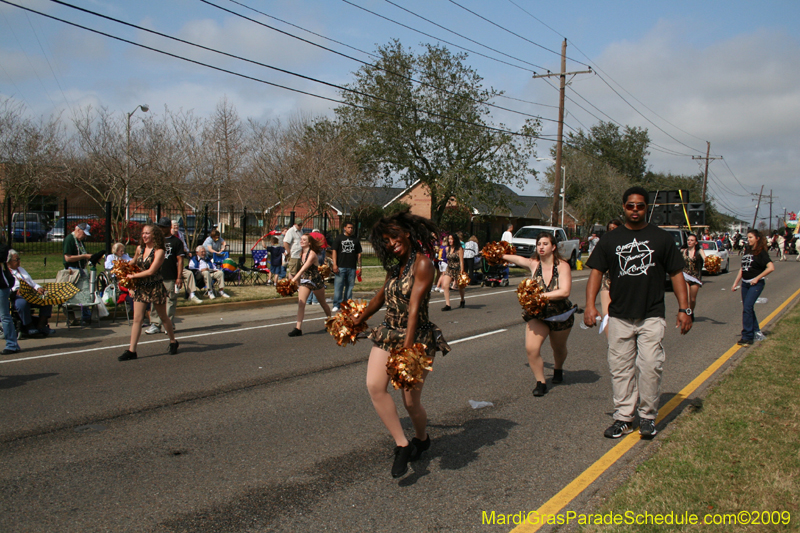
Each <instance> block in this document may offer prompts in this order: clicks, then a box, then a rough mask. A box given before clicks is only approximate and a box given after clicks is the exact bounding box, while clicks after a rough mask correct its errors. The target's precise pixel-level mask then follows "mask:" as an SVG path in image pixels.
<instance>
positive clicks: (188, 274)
mask: <svg viewBox="0 0 800 533" xmlns="http://www.w3.org/2000/svg"><path fill="white" fill-rule="evenodd" d="M191 262H192V260H191V259H190V260H189V263H187V265H188V266H185V267H184V268H183V286H184V287H186V290H187V291H189V299H190V300H191V301H192V302H193V303H196V304H200V303H203V300H201V299H200V298H198V297H197V295H196V294H195V292H196V291H197V283H196V282H195V280H194V272H193V271H192V270H190V269H189V266H191Z"/></svg>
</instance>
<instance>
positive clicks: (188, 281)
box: [182, 268, 197, 294]
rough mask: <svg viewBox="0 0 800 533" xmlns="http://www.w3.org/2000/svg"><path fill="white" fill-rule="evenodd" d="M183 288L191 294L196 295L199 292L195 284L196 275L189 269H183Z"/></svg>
mask: <svg viewBox="0 0 800 533" xmlns="http://www.w3.org/2000/svg"><path fill="white" fill-rule="evenodd" d="M182 275H183V286H184V287H186V290H188V291H189V294H194V291H196V290H197V284H196V283H195V282H194V274H193V273H192V271H191V270H189V269H188V268H184V269H183V274H182Z"/></svg>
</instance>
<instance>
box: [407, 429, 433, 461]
mask: <svg viewBox="0 0 800 533" xmlns="http://www.w3.org/2000/svg"><path fill="white" fill-rule="evenodd" d="M411 444H413V445H414V453H413V454H411V460H412V461H417V460H419V458H420V457H422V452H424V451H426V450H427V449H428V448H430V447H431V436H430V435H425V440H419V439H418V438H417V437H414V438H413V439H411Z"/></svg>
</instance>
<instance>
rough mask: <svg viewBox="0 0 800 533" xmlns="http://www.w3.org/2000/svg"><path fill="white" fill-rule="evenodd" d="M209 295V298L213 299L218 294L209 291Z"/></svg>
mask: <svg viewBox="0 0 800 533" xmlns="http://www.w3.org/2000/svg"><path fill="white" fill-rule="evenodd" d="M208 297H209V299H211V300H213V299H214V298H216V296H215V295H214V291H208Z"/></svg>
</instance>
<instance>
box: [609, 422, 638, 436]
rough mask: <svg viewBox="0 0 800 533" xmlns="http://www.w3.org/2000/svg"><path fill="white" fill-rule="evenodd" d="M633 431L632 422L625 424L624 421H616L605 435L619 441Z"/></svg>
mask: <svg viewBox="0 0 800 533" xmlns="http://www.w3.org/2000/svg"><path fill="white" fill-rule="evenodd" d="M632 431H633V425H632V424H631V422H623V421H622V420H614V423H613V424H611V427H609V428H608V429H607V430H605V432H604V433H603V435H604V436H605V437H606V438H608V439H618V438H620V437H621V436H623V435H627V434H628V433H630V432H632Z"/></svg>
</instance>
